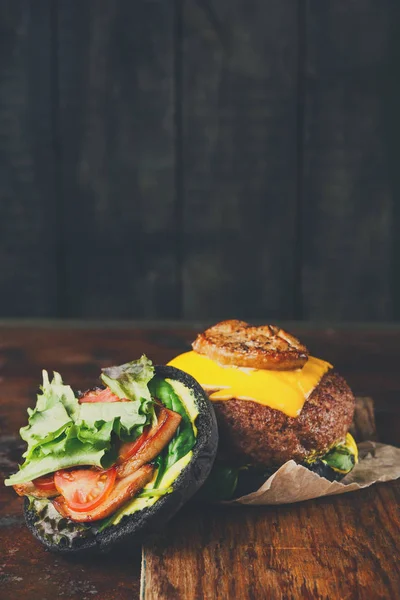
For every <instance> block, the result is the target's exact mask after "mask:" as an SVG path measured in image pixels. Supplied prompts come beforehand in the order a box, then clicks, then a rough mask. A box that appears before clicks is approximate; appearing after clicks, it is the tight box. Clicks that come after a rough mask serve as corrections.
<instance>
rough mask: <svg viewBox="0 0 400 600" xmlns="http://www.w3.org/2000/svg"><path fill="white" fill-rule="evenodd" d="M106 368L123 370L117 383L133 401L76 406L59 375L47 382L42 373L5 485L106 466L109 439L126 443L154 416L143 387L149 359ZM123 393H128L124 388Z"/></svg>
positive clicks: (111, 452) (112, 448)
mask: <svg viewBox="0 0 400 600" xmlns="http://www.w3.org/2000/svg"><path fill="white" fill-rule="evenodd" d="M111 372H112V373H114V374H116V372H121V373H122V375H121V379H122V385H123V386H124V388H126V389H128V388H129V390H130V392H129V397H130V399H131V400H135V401H132V402H112V403H109V402H104V403H102V402H98V403H93V404H92V403H84V404H79V401H78V399H77V398H76V397H75V395H74V392H73V391H72V389H71V388H70V386H67V385H64V384H63V382H62V379H61V376H60V374H59V373H54V377H53V379H52V381H50V380H49V377H48V374H47V372H46V371H43V385H42V386H41V392H42V393H41V394H39V395H38V397H37V403H36V407H35V408H34V409H33V410H32V409H28V414H29V420H28V425H27V426H26V427H23V428H22V429H21V430H20V434H21V437H22V439H23V440H24V441H26V442H27V445H28V447H27V450H26V452H25V453H24V455H23V456H24V458H25V462H24V464H23V465H22V466H21V467H20V470H19V471H18V473H16V474H14V475H12V476H11V477H9V478H8V479H7V480H6V481H5V484H6V485H15V484H19V483H26V482H28V481H31V480H32V479H36V478H37V477H41V476H42V475H46V474H47V473H52V472H54V471H56V470H58V469H65V468H68V467H74V466H78V465H93V466H97V467H103V468H106V467H108V466H110V465H111V464H112V463H113V462H115V460H116V444H115V443H114V444H113V443H112V442H113V439H116V438H117V437H118V438H119V439H121V440H123V441H130V440H134V439H136V438H137V437H138V436H139V435H141V433H142V432H143V429H144V427H145V426H146V425H147V424H149V423H151V422H152V421H153V418H154V406H153V401H152V399H151V396H150V392H149V390H148V388H147V381H148V378H149V377H152V376H153V372H154V370H153V367H152V365H151V362H150V361H148V360H147V358H146V357H142V358H141V359H140V360H139V361H134V362H133V363H128V364H127V365H122V367H113V368H112V369H111ZM135 377H137V379H138V381H137V382H136V384H135V381H134V378H135ZM110 380H111V378H110ZM145 381H146V383H145ZM116 383H117V384H118V381H117V380H116ZM118 385H119V384H118ZM144 388H146V391H145V390H144ZM134 389H136V391H138V390H140V395H138V393H137V394H136V396H135V397H134V394H133V390H134ZM123 397H127V394H126V392H124V396H123Z"/></svg>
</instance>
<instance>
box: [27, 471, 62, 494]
mask: <svg viewBox="0 0 400 600" xmlns="http://www.w3.org/2000/svg"><path fill="white" fill-rule="evenodd" d="M32 483H33V484H34V485H35V486H36V487H37V488H38V490H43V491H44V492H57V488H56V486H55V485H54V473H51V474H50V475H43V477H38V478H37V479H34V480H33V481H32Z"/></svg>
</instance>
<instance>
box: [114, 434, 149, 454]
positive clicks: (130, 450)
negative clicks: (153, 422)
mask: <svg viewBox="0 0 400 600" xmlns="http://www.w3.org/2000/svg"><path fill="white" fill-rule="evenodd" d="M149 431H150V427H145V428H144V429H143V433H142V435H139V437H138V438H137V439H136V440H135V441H133V442H125V443H124V444H122V445H121V448H120V449H119V454H118V462H119V463H122V462H124V461H125V460H127V459H128V458H130V457H131V456H133V455H134V454H136V452H138V450H139V448H141V446H142V445H143V443H144V441H145V440H146V438H147V436H148V435H149Z"/></svg>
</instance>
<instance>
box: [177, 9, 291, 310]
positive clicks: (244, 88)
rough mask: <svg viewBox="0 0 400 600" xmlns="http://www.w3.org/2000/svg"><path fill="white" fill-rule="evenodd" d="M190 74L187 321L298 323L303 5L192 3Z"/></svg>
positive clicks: (186, 77) (186, 46)
mask: <svg viewBox="0 0 400 600" xmlns="http://www.w3.org/2000/svg"><path fill="white" fill-rule="evenodd" d="M181 69H182V82H181V85H182V106H181V111H182V169H183V170H182V177H183V180H182V232H183V241H182V244H183V250H182V255H183V271H182V276H183V314H184V316H185V317H186V318H196V319H198V318H204V317H206V318H219V317H224V318H232V317H233V316H235V317H238V318H240V317H242V316H244V314H246V315H247V316H248V317H250V318H256V317H259V318H276V317H277V316H278V315H279V316H280V317H281V318H290V317H291V316H293V311H294V306H293V304H294V294H293V286H294V278H295V274H294V264H295V257H294V252H295V221H296V169H297V162H296V106H297V96H296V84H297V3H295V2H292V1H288V2H279V0H268V1H264V2H256V1H253V0H251V1H249V2H242V1H239V0H233V1H232V0H231V1H227V0H204V1H201V2H185V3H183V16H182V48H181Z"/></svg>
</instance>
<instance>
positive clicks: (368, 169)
mask: <svg viewBox="0 0 400 600" xmlns="http://www.w3.org/2000/svg"><path fill="white" fill-rule="evenodd" d="M399 64H400V3H399V2H398V0H380V1H379V2H377V1H376V0H329V1H327V2H321V1H320V0H308V1H306V0H299V1H295V0H197V1H196V0H135V1H134V2H133V1H132V0H118V1H114V2H110V1H109V0H53V1H51V0H0V292H1V293H0V316H1V317H21V316H36V317H42V316H48V317H84V318H86V317H94V318H99V317H100V318H103V317H113V318H163V319H167V318H174V319H180V318H186V319H200V318H201V319H203V318H206V319H217V318H219V317H231V316H237V317H248V318H254V319H271V320H273V319H297V320H300V319H313V320H332V321H339V320H353V321H354V320H360V321H368V320H370V321H374V320H376V321H378V320H380V321H382V320H398V319H400V234H399V231H400V205H399V202H398V196H399V193H400V175H399V173H400V170H399V163H400V151H399V140H400V69H399Z"/></svg>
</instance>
